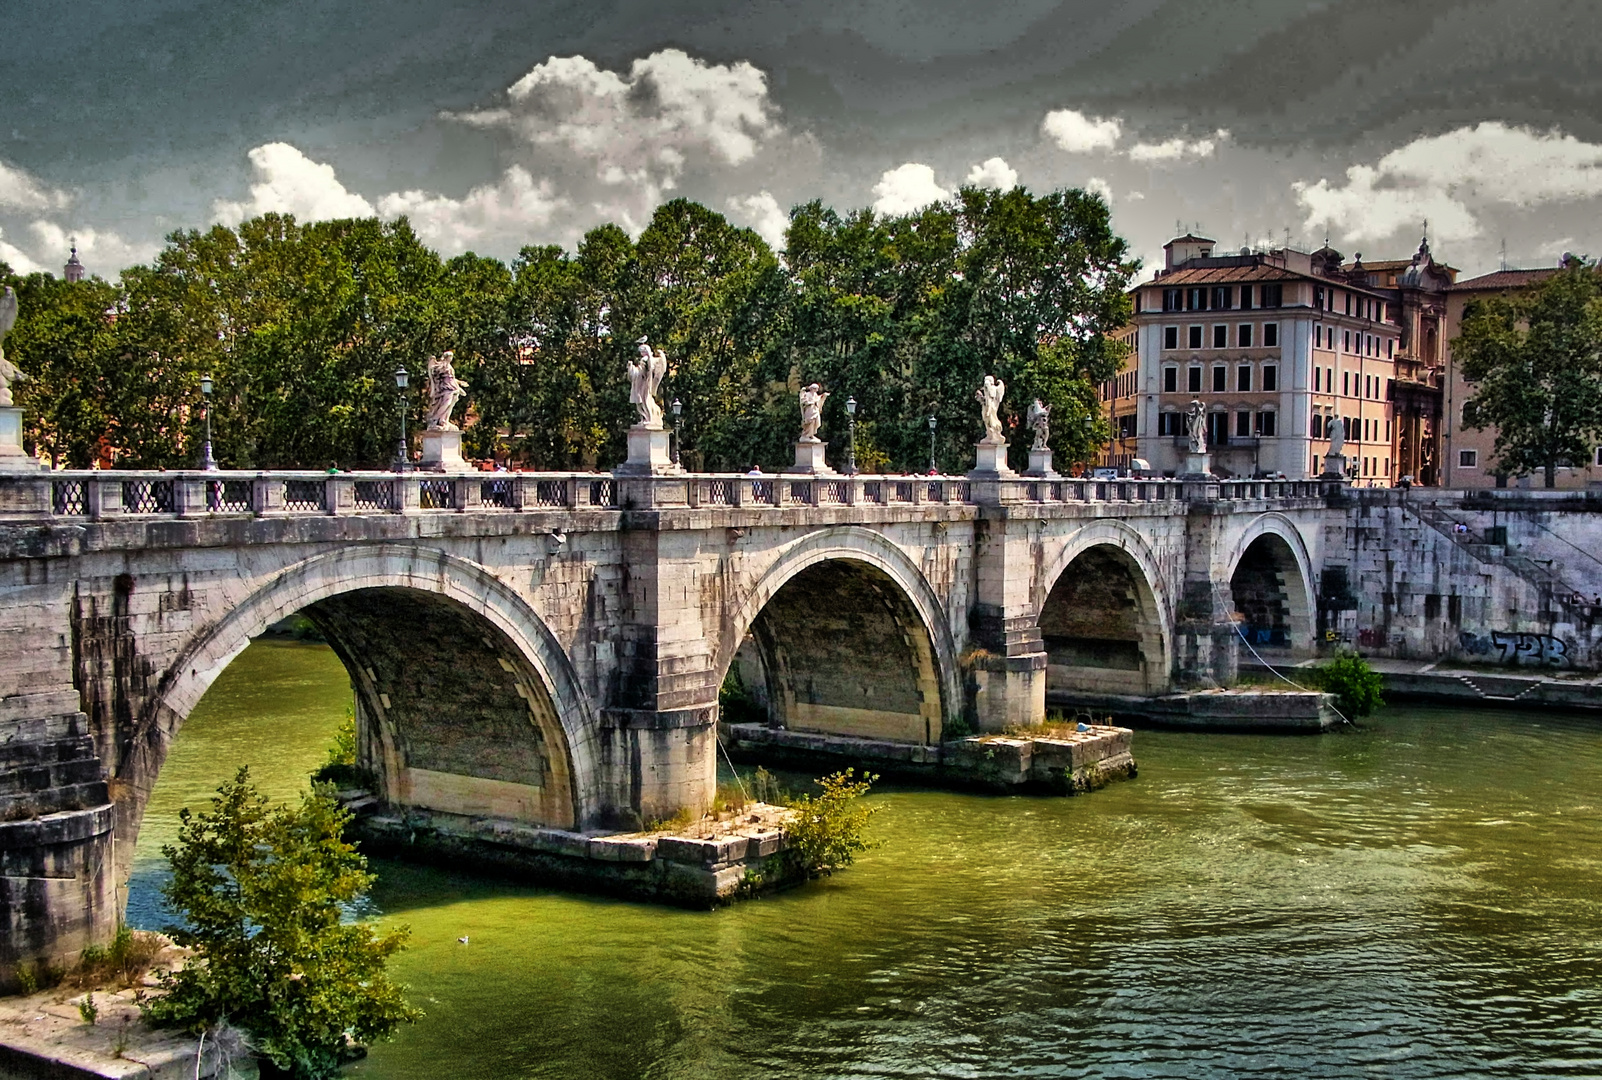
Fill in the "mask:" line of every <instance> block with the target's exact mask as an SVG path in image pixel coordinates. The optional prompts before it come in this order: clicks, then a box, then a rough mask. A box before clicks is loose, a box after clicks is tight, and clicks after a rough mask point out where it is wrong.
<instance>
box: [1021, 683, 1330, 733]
mask: <svg viewBox="0 0 1602 1080" xmlns="http://www.w3.org/2000/svg"><path fill="white" fill-rule="evenodd" d="M1046 706H1047V707H1048V708H1051V709H1062V710H1064V711H1067V712H1069V713H1074V712H1080V713H1089V714H1090V715H1092V716H1107V717H1111V718H1112V719H1113V720H1114V721H1116V722H1117V723H1120V724H1132V725H1134V726H1136V727H1163V728H1182V729H1184V730H1187V731H1218V732H1282V733H1286V734H1296V733H1307V734H1317V733H1318V732H1320V731H1328V730H1329V729H1330V728H1333V727H1336V726H1338V725H1339V724H1340V723H1341V718H1340V714H1339V713H1337V712H1336V711H1335V698H1334V695H1332V694H1320V693H1316V692H1314V691H1310V690H1260V689H1256V688H1250V689H1239V690H1192V691H1187V692H1183V693H1177V694H1160V695H1158V696H1156V697H1142V696H1140V695H1137V694H1092V693H1082V692H1080V691H1077V690H1048V691H1047V692H1046Z"/></svg>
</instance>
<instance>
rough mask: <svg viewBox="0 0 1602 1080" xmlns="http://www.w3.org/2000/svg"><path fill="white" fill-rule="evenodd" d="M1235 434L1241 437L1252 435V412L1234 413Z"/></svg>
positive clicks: (1247, 437) (1245, 437) (1246, 437)
mask: <svg viewBox="0 0 1602 1080" xmlns="http://www.w3.org/2000/svg"><path fill="white" fill-rule="evenodd" d="M1235 434H1236V435H1237V436H1239V437H1240V438H1242V439H1249V438H1251V437H1252V414H1251V413H1249V412H1238V413H1236V414H1235Z"/></svg>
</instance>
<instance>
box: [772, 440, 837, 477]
mask: <svg viewBox="0 0 1602 1080" xmlns="http://www.w3.org/2000/svg"><path fill="white" fill-rule="evenodd" d="M828 446H829V444H828V443H826V442H824V441H823V440H822V439H820V438H818V437H817V436H815V435H814V436H813V437H812V438H810V439H797V440H796V444H795V465H794V466H793V467H791V468H788V469H786V470H785V472H792V473H805V474H807V475H808V476H836V475H838V474H837V473H836V472H835V471H834V470H833V469H831V468H829V463H828V462H827V461H825V460H824V457H823V452H824V451H825V450H826V449H828Z"/></svg>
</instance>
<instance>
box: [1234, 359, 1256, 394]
mask: <svg viewBox="0 0 1602 1080" xmlns="http://www.w3.org/2000/svg"><path fill="white" fill-rule="evenodd" d="M1251 388H1252V366H1251V365H1250V364H1242V365H1241V366H1240V367H1238V368H1236V369H1235V389H1236V390H1242V391H1247V390H1250V389H1251Z"/></svg>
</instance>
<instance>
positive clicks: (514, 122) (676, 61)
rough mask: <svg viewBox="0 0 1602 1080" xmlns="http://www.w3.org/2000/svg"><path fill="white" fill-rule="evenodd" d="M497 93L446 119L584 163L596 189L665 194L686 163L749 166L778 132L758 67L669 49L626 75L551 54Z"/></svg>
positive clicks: (639, 63)
mask: <svg viewBox="0 0 1602 1080" xmlns="http://www.w3.org/2000/svg"><path fill="white" fill-rule="evenodd" d="M506 96H507V101H506V104H504V105H502V106H499V107H497V108H492V109H481V110H477V111H474V112H467V113H459V114H455V117H456V119H458V120H461V121H464V122H465V123H469V124H472V125H474V126H476V127H484V128H502V129H506V130H510V131H512V132H514V133H516V134H517V135H519V136H520V137H521V138H523V139H524V140H525V141H527V142H528V143H530V144H532V145H535V146H549V147H557V148H560V149H563V150H566V151H567V152H568V153H570V154H572V155H575V156H577V157H579V158H583V159H588V160H590V161H592V162H593V164H594V168H595V175H596V176H597V177H598V178H599V179H600V180H601V182H602V183H605V184H609V185H622V184H629V185H635V186H642V187H646V188H649V189H651V190H653V191H660V190H671V189H672V188H673V187H674V186H675V185H676V183H677V181H678V178H679V177H680V175H681V174H682V173H683V172H684V170H685V168H686V166H687V165H688V164H690V163H691V162H692V161H693V160H697V159H701V158H706V157H710V158H712V159H715V160H716V161H718V162H721V163H723V164H727V165H739V164H742V163H744V162H746V161H749V160H750V159H751V158H752V157H754V156H755V155H756V153H757V151H758V149H759V148H760V146H761V143H762V141H763V140H764V139H767V138H770V137H772V136H775V135H777V134H778V133H779V132H780V131H781V130H782V129H781V127H780V125H779V122H778V119H777V109H776V107H775V106H774V104H773V102H772V101H771V100H770V99H769V97H768V80H767V76H766V75H765V74H764V73H763V72H762V71H761V70H760V69H758V68H757V67H755V66H754V65H752V64H750V63H747V62H745V61H739V62H736V63H733V64H709V63H707V62H706V61H704V60H698V59H696V58H695V57H692V56H690V55H688V54H687V53H685V52H683V51H682V50H679V49H662V50H660V51H658V52H654V53H652V54H651V55H650V56H646V57H643V58H641V59H639V60H636V61H634V63H633V64H632V65H630V67H629V70H628V74H627V75H620V74H618V73H616V72H611V71H606V70H604V69H602V68H600V67H597V66H596V65H595V63H594V62H593V61H591V60H589V59H586V58H585V57H583V56H553V57H551V58H549V59H548V60H546V61H545V62H544V63H542V64H538V65H536V66H535V67H534V68H533V69H532V70H531V71H529V73H528V74H527V75H524V76H523V77H522V78H521V79H519V80H518V81H517V82H515V83H513V84H512V85H511V87H509V88H508V89H507V92H506Z"/></svg>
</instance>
